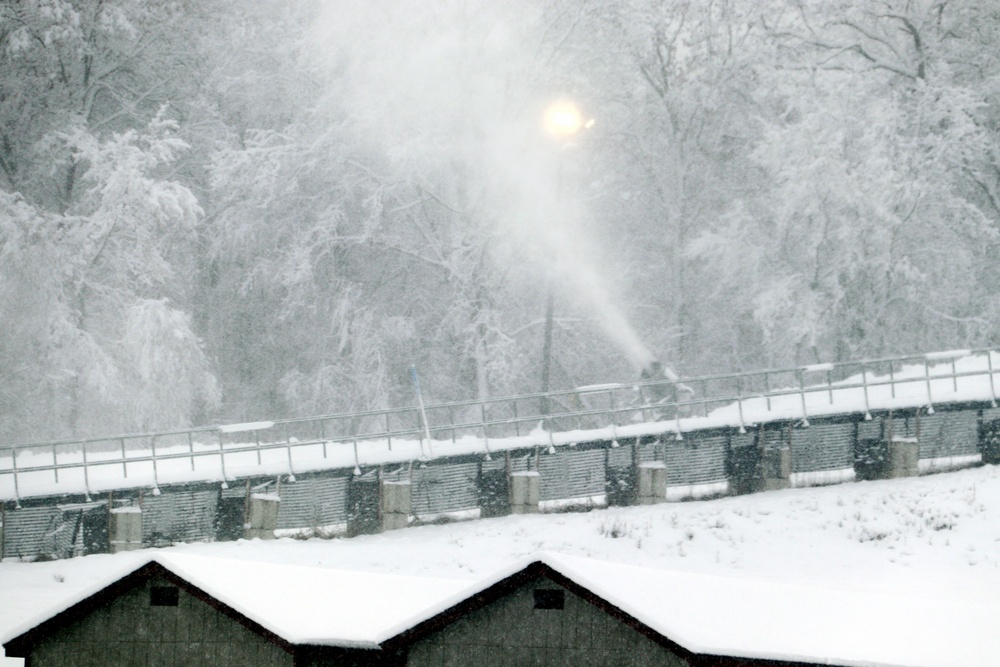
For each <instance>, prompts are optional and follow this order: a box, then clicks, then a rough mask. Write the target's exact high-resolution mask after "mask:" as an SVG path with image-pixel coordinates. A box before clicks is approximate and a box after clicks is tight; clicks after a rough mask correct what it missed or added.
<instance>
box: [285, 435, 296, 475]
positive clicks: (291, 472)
mask: <svg viewBox="0 0 1000 667" xmlns="http://www.w3.org/2000/svg"><path fill="white" fill-rule="evenodd" d="M285 451H286V452H287V453H288V481H289V482H294V481H295V470H294V469H293V468H292V434H291V429H290V428H289V425H288V424H285Z"/></svg>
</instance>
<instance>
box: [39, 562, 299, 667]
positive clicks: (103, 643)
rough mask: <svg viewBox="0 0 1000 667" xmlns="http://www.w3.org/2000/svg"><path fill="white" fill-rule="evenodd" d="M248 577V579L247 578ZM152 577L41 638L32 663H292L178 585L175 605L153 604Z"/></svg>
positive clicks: (286, 666)
mask: <svg viewBox="0 0 1000 667" xmlns="http://www.w3.org/2000/svg"><path fill="white" fill-rule="evenodd" d="M249 583H250V582H248V584H249ZM154 586H155V587H173V586H174V584H172V583H171V582H169V581H167V580H165V579H160V578H158V577H154V578H153V579H150V580H148V581H146V582H145V583H143V584H142V585H140V586H138V587H136V588H133V589H132V590H130V591H128V592H126V593H124V594H123V595H121V596H120V597H117V598H114V599H112V600H111V601H110V602H109V603H108V604H106V605H103V606H101V607H99V608H97V609H95V610H94V611H92V612H91V613H89V614H87V615H86V616H84V617H83V618H81V619H79V620H77V621H75V622H73V623H70V624H69V625H67V626H66V627H64V628H61V629H60V630H59V631H57V632H55V633H53V634H52V635H51V636H49V637H47V638H45V639H43V640H42V641H40V642H39V643H38V645H37V646H35V647H34V649H33V650H32V653H31V661H30V664H31V667H56V666H58V667H105V666H106V665H116V666H121V667H175V666H176V667H181V666H187V665H190V666H192V667H194V666H196V665H212V666H213V667H220V666H224V667H228V666H232V667H242V666H244V665H245V666H247V667H265V666H267V667H271V666H274V667H278V666H283V667H292V656H291V655H290V654H289V653H288V652H286V651H285V650H284V649H282V648H281V647H279V646H276V645H274V644H272V643H270V642H268V641H267V640H266V639H264V638H263V637H260V636H259V635H257V634H255V633H253V632H251V631H250V630H248V629H247V628H245V627H243V626H242V625H240V624H239V623H237V622H236V621H234V620H232V619H231V618H229V617H227V616H225V615H224V614H222V613H220V612H219V611H217V610H216V609H214V608H213V607H211V606H209V605H208V604H206V603H205V602H202V601H201V600H199V599H198V598H196V597H194V596H192V595H190V594H189V593H187V592H186V591H184V590H180V591H179V594H178V598H177V606H152V605H151V604H150V589H151V588H152V587H154Z"/></svg>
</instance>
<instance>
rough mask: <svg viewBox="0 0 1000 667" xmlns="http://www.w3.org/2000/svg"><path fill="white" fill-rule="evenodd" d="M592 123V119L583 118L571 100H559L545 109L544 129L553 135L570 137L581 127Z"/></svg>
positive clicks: (589, 125)
mask: <svg viewBox="0 0 1000 667" xmlns="http://www.w3.org/2000/svg"><path fill="white" fill-rule="evenodd" d="M593 125H594V119H593V118H591V119H589V120H584V118H583V114H581V113H580V109H579V108H578V107H577V106H576V104H574V103H573V102H569V101H566V100H561V101H559V102H556V103H554V104H552V105H551V106H550V107H549V108H548V109H546V110H545V129H546V130H548V132H549V134H551V135H553V136H555V137H570V136H572V135H574V134H576V133H577V132H579V131H580V130H581V129H583V128H590V127H592V126H593Z"/></svg>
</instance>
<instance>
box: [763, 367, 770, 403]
mask: <svg viewBox="0 0 1000 667" xmlns="http://www.w3.org/2000/svg"><path fill="white" fill-rule="evenodd" d="M764 400H765V401H766V402H767V411H768V412H770V411H771V374H770V373H768V372H767V371H764Z"/></svg>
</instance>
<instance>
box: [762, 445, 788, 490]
mask: <svg viewBox="0 0 1000 667" xmlns="http://www.w3.org/2000/svg"><path fill="white" fill-rule="evenodd" d="M791 485H792V450H791V449H790V448H788V447H782V448H780V449H763V450H761V452H760V479H759V480H758V489H757V490H758V491H777V490H779V489H787V488H789V487H790V486H791Z"/></svg>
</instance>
